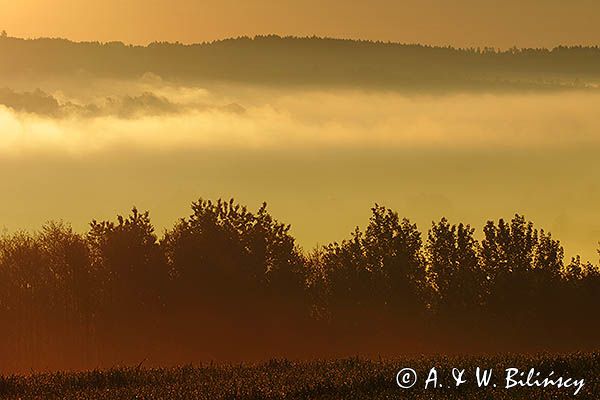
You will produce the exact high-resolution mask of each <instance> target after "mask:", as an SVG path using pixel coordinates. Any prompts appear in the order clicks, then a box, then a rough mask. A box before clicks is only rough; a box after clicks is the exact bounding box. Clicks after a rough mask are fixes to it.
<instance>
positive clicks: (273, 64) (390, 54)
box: [0, 35, 600, 91]
mask: <svg viewBox="0 0 600 400" xmlns="http://www.w3.org/2000/svg"><path fill="white" fill-rule="evenodd" d="M0 57H2V59H3V62H2V63H0V74H5V75H6V76H10V77H15V76H24V77H26V78H40V77H63V78H64V77H67V78H69V79H75V78H76V77H79V78H80V79H81V80H82V81H84V82H85V81H87V80H88V79H89V78H90V77H98V78H118V79H131V78H139V77H140V76H142V75H143V74H145V73H153V74H155V75H158V76H160V77H162V78H164V79H168V80H171V81H176V82H182V81H183V82H187V83H195V82H206V81H230V82H241V83H259V84H275V85H285V86H289V85H309V86H311V85H312V86H317V87H322V85H337V86H350V87H355V86H359V87H379V88H384V89H386V90H396V89H404V90H419V91H420V90H426V91H438V90H447V89H452V90H465V89H468V90H484V89H485V90H487V89H503V90H505V89H510V90H513V89H560V88H579V89H582V88H586V87H587V86H586V81H592V82H593V81H595V78H598V76H599V74H600V49H599V48H598V47H583V46H569V47H567V46H559V47H556V48H553V49H517V48H512V49H508V50H498V49H495V48H487V47H486V48H466V49H457V48H452V47H439V46H427V45H418V44H399V43H384V42H371V41H357V40H343V39H331V38H318V37H305V38H301V37H280V36H277V35H266V36H256V37H252V38H250V37H239V38H235V39H226V40H219V41H214V42H209V43H197V44H189V45H186V44H181V43H165V42H155V43H151V44H149V45H148V46H133V45H126V44H124V43H121V42H109V43H99V42H72V41H69V40H65V39H50V38H40V39H29V40H27V39H20V38H13V37H9V36H2V37H0Z"/></svg>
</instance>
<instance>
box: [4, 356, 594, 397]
mask: <svg viewBox="0 0 600 400" xmlns="http://www.w3.org/2000/svg"><path fill="white" fill-rule="evenodd" d="M478 366H480V367H481V368H485V369H487V368H493V370H494V375H493V376H494V377H493V379H492V381H491V383H490V387H489V388H487V389H485V388H482V389H480V388H478V387H477V384H476V382H475V377H474V374H475V372H474V371H475V369H476V368H477V367H478ZM405 367H411V368H414V369H415V370H416V371H417V373H418V376H419V380H418V383H417V384H416V385H415V386H414V387H413V388H411V389H401V388H400V387H398V385H397V384H396V373H397V372H398V371H399V370H401V369H402V368H405ZM432 367H436V369H437V371H438V385H444V387H442V388H436V389H433V388H431V387H430V388H429V389H427V390H424V389H423V387H424V384H425V379H426V377H427V374H428V372H429V371H430V368H432ZM509 367H514V368H519V369H521V370H524V371H529V369H530V368H535V369H536V371H540V372H541V374H540V376H541V378H544V377H546V376H547V375H548V374H549V373H550V371H555V375H554V377H557V376H563V377H565V378H567V377H572V378H577V379H581V378H583V379H585V385H584V387H583V389H582V390H581V392H580V393H579V394H578V395H577V396H575V395H574V389H572V388H569V389H566V388H560V389H557V388H552V387H548V388H512V389H505V387H504V386H505V369H506V368H509ZM452 368H459V369H463V368H464V369H465V370H466V372H465V375H464V376H465V378H466V379H467V382H466V383H464V384H463V385H461V387H460V388H456V387H454V381H453V379H452ZM494 383H497V388H493V387H491V385H492V384H494ZM599 397H600V354H598V353H585V354H584V353H581V354H570V355H560V356H559V355H540V356H532V357H529V356H493V357H431V358H420V359H419V358H412V359H406V360H391V361H384V360H379V361H368V360H361V359H342V360H334V361H315V362H308V363H307V362H291V361H286V360H276V361H270V362H267V363H264V364H256V365H208V366H207V365H203V366H194V367H193V366H183V367H178V368H170V369H143V368H116V369H112V370H106V371H90V372H78V373H48V374H34V375H30V376H5V377H3V378H0V398H3V399H23V400H24V399H211V400H216V399H428V400H436V399H444V400H446V399H462V400H470V399H478V400H480V399H481V400H486V399H494V400H503V399H522V400H534V399H569V398H577V399H598V398H599Z"/></svg>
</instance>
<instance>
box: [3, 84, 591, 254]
mask: <svg viewBox="0 0 600 400" xmlns="http://www.w3.org/2000/svg"><path fill="white" fill-rule="evenodd" d="M82 82H83V81H79V80H78V79H66V78H64V77H53V76H51V75H48V76H41V77H40V78H39V79H38V80H33V81H31V80H26V79H12V80H11V79H10V77H7V76H4V77H3V79H1V80H0V86H5V88H4V89H1V90H0V103H2V104H1V105H0V126H1V127H2V139H1V141H0V167H1V168H0V171H1V172H0V178H1V179H2V181H3V186H4V189H5V190H4V193H5V194H4V196H3V201H2V203H3V206H2V208H1V210H0V221H1V222H0V224H1V225H2V226H3V227H5V228H6V229H7V230H8V231H14V230H17V229H22V228H24V229H36V228H38V227H39V226H40V225H41V224H42V223H43V222H45V221H46V220H48V219H64V220H66V221H71V222H73V224H74V226H75V227H76V228H77V229H78V230H79V231H84V230H86V229H87V223H88V222H89V221H90V220H91V219H92V218H110V217H111V216H112V215H114V214H116V213H122V212H125V211H126V210H127V209H129V208H130V207H131V206H132V205H133V204H135V205H137V206H138V207H139V208H141V209H150V210H151V212H152V214H151V215H152V217H153V221H154V222H155V223H156V224H157V226H158V227H159V228H161V229H162V228H166V227H168V226H170V225H172V223H173V222H174V221H175V220H176V219H177V218H178V217H180V216H181V215H185V213H186V212H187V209H188V206H189V203H190V202H191V201H192V200H194V199H197V198H198V197H200V196H202V197H205V198H218V197H229V196H233V197H235V198H236V199H238V200H240V201H241V202H242V203H246V204H249V205H255V206H256V207H258V205H259V204H260V203H261V202H262V201H267V202H269V205H270V208H271V210H272V212H273V214H274V215H276V216H277V217H279V218H280V219H282V220H283V221H286V222H289V223H291V224H292V226H293V233H294V235H295V236H296V237H297V238H298V239H299V241H300V244H301V245H302V246H303V247H304V248H305V249H307V250H308V249H311V248H313V247H314V246H315V245H316V244H318V243H320V244H324V243H328V242H330V241H334V240H341V239H342V238H345V237H346V236H347V234H348V233H349V232H350V231H351V230H352V229H353V228H354V226H356V225H362V224H364V222H365V221H366V219H367V218H368V210H369V207H370V206H371V205H372V204H373V203H374V202H378V203H381V204H385V205H386V206H389V207H392V208H394V209H397V210H399V212H400V213H401V214H402V215H403V216H406V217H408V218H410V219H412V220H414V221H415V222H417V223H418V225H419V226H420V227H422V228H424V229H426V228H427V227H428V226H429V225H430V223H431V221H432V220H436V219H438V218H439V217H441V216H447V217H448V218H450V220H455V221H459V220H460V221H465V222H469V223H472V224H473V225H475V226H478V227H481V226H482V225H483V223H484V222H485V219H487V218H492V217H494V218H495V217H510V216H511V215H513V214H514V213H516V212H518V213H524V214H526V215H527V216H528V217H529V218H530V219H532V220H534V221H536V222H537V224H538V225H540V226H542V227H544V228H546V229H548V230H550V231H551V232H553V233H554V234H555V235H556V237H558V238H560V239H561V240H562V241H563V244H564V245H565V246H566V251H567V256H570V255H574V254H575V253H579V254H581V255H582V256H583V257H584V258H588V259H591V260H595V259H596V254H595V248H596V243H597V241H598V238H600V223H599V222H598V221H597V220H595V219H594V218H592V216H593V215H596V214H597V210H596V209H595V208H596V206H597V204H598V201H599V200H600V187H599V185H598V183H597V182H598V181H599V178H600V176H599V174H600V172H599V171H600V168H599V167H600V161H598V158H597V157H596V156H595V155H596V154H597V151H598V149H599V148H600V133H599V132H600V129H599V128H600V123H599V122H598V120H597V118H595V111H596V110H597V107H598V105H599V104H600V93H599V92H597V90H596V89H594V88H587V89H586V88H571V89H560V90H541V89H534V90H532V89H530V90H511V91H504V90H497V89H494V88H489V89H484V90H480V89H478V90H474V91H473V90H462V91H456V90H448V91H446V92H441V93H429V92H423V93H419V92H418V91H417V92H415V91H414V90H410V91H407V90H394V91H388V90H383V89H381V88H369V87H360V86H357V87H344V88H341V87H335V86H333V87H332V86H327V85H325V86H322V87H321V88H316V87H311V86H306V85H300V86H295V87H287V86H282V85H276V84H269V85H261V84H253V83H243V82H241V83H240V82H237V83H235V82H224V81H216V80H215V81H210V82H203V83H196V84H191V83H185V82H174V81H169V80H165V79H163V78H161V77H159V76H157V75H156V74H153V73H146V74H144V75H142V76H140V77H138V78H135V79H127V80H123V79H106V78H94V79H89V80H88V81H85V84H83V83H82Z"/></svg>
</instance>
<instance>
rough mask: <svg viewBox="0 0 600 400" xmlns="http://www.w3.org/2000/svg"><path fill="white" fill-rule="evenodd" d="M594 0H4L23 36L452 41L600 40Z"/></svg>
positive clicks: (2, 8) (10, 22)
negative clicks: (269, 35) (260, 36)
mask: <svg viewBox="0 0 600 400" xmlns="http://www.w3.org/2000/svg"><path fill="white" fill-rule="evenodd" d="M598 15H600V1H597V0H572V1H563V0H505V1H497V0H453V1H449V0H395V1H393V0H370V1H348V0H320V1H319V0H251V1H239V0H237V1H235V0H103V1H98V0H18V1H15V0H0V29H5V30H7V31H8V33H9V34H10V35H12V36H19V37H39V36H52V37H57V36H58V37H67V38H70V39H74V40H100V41H110V40H121V41H124V42H128V43H140V44H145V43H148V42H151V41H155V40H166V41H181V42H199V41H205V40H214V39H220V38H225V37H234V36H240V35H256V34H266V33H276V34H281V35H301V36H304V35H313V34H314V35H318V36H332V37H343V38H362V39H372V40H390V41H398V42H410V43H415V42H419V43H426V44H436V45H446V44H450V45H454V46H495V47H510V46H513V45H516V46H519V47H542V46H543V47H553V46H556V45H559V44H584V45H596V44H600V24H597V16H598Z"/></svg>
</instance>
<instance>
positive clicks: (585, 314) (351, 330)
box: [0, 200, 600, 371]
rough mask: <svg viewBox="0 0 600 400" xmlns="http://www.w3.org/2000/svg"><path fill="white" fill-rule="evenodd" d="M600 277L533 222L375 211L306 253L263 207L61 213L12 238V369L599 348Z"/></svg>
mask: <svg viewBox="0 0 600 400" xmlns="http://www.w3.org/2000/svg"><path fill="white" fill-rule="evenodd" d="M598 293H600V270H599V269H598V268H597V267H596V266H594V265H592V264H591V263H589V262H582V261H581V259H580V258H579V257H574V258H572V259H570V260H569V261H567V260H565V257H564V250H563V248H562V246H561V245H560V242H559V241H558V240H556V239H555V238H553V237H552V235H551V234H550V233H548V232H546V231H544V230H541V229H540V230H538V229H537V228H535V227H534V225H533V223H532V222H530V221H527V220H526V219H525V218H524V217H523V216H520V215H515V216H514V217H513V218H512V219H511V220H503V219H500V220H498V221H489V222H488V223H487V224H486V225H485V226H484V228H483V238H482V239H481V240H478V239H476V237H475V229H474V228H472V227H471V226H470V225H465V224H462V223H459V224H453V223H451V222H449V221H447V220H446V219H445V218H442V219H441V220H440V221H438V222H434V223H432V225H431V227H430V228H429V230H428V231H427V234H425V235H424V234H422V233H421V232H420V231H419V229H418V228H417V226H416V225H415V224H413V223H411V222H410V221H409V220H407V219H401V218H400V217H399V216H398V214H397V213H396V212H394V211H392V210H390V209H388V208H385V207H383V206H379V205H376V206H374V207H373V208H372V215H371V218H370V220H369V222H368V225H367V226H366V228H365V229H362V230H361V229H359V228H356V230H355V231H354V232H353V233H352V234H351V236H350V237H349V238H348V239H347V240H344V241H342V242H340V243H337V242H336V243H332V244H329V245H326V246H323V247H319V248H316V249H313V250H312V251H310V252H305V251H303V250H302V249H300V248H299V246H298V245H297V244H296V242H295V240H294V238H293V236H292V235H291V234H290V226H289V225H286V224H284V223H281V222H279V221H278V220H276V219H275V218H273V216H271V214H270V213H269V212H268V210H267V207H266V204H264V205H263V206H262V207H260V209H259V210H258V211H256V212H251V211H249V210H248V209H247V208H246V207H243V206H241V205H239V204H238V203H236V202H235V201H234V200H230V201H222V200H218V201H217V202H211V201H207V200H199V201H197V202H194V203H193V204H192V213H191V215H190V216H188V217H186V218H182V219H181V220H179V222H177V223H176V224H175V226H173V227H172V228H171V229H169V230H167V231H165V233H164V234H163V235H160V236H159V235H158V234H157V233H156V232H155V229H154V227H153V225H152V223H151V220H150V216H149V213H148V212H140V211H138V210H137V209H135V208H134V209H133V210H132V212H131V213H130V214H129V215H128V216H118V217H117V218H116V220H113V221H92V223H91V224H90V228H89V230H88V232H87V233H85V234H79V233H77V232H74V231H73V230H72V229H71V227H70V226H69V225H68V224H65V223H61V222H49V223H47V224H46V225H44V226H43V227H42V228H41V229H40V230H39V231H37V232H34V233H28V232H16V233H12V234H4V236H2V238H1V239H0V326H2V327H3V329H2V332H1V333H0V335H2V338H3V340H2V341H0V350H1V352H2V354H3V364H2V369H3V370H5V371H21V370H29V369H30V368H34V369H45V368H48V369H56V368H94V367H97V366H113V365H116V364H119V363H129V364H131V363H137V362H143V361H144V360H146V359H150V361H149V362H152V363H156V364H169V363H176V362H189V361H198V360H208V359H210V360H238V359H260V358H266V357H270V356H278V355H282V356H283V355H288V356H295V357H315V356H323V355H335V354H347V355H348V354H355V353H367V354H373V353H379V354H381V353H383V354H393V353H395V352H410V351H454V350H456V351H499V350H503V349H521V350H540V349H544V350H553V349H555V350H561V349H569V350H573V349H586V348H594V347H596V348H597V346H598V337H597V332H598V328H599V327H600V326H599V325H600V324H599V321H598V318H597V316H596V315H597V310H598V306H600V303H599V296H598Z"/></svg>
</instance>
